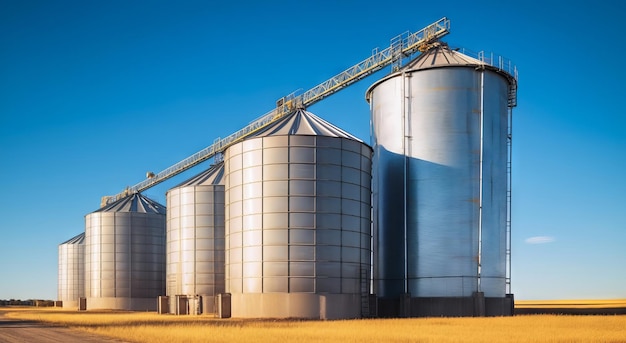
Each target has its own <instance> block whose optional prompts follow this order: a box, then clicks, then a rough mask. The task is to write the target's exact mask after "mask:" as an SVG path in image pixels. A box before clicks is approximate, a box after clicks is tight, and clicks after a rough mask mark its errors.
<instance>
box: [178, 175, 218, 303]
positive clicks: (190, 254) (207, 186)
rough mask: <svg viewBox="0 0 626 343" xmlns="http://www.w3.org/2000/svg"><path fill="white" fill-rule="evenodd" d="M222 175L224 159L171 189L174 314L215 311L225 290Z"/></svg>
mask: <svg viewBox="0 0 626 343" xmlns="http://www.w3.org/2000/svg"><path fill="white" fill-rule="evenodd" d="M223 175H224V167H223V164H222V163H220V164H218V165H215V166H212V167H211V168H209V169H208V170H206V171H205V172H203V173H201V174H199V175H196V176H194V177H192V178H191V179H189V180H187V181H185V182H183V183H181V184H179V185H178V186H176V187H174V188H172V189H170V190H169V191H167V248H166V250H167V268H166V270H167V273H166V274H167V276H166V280H167V295H168V296H169V299H170V312H172V313H194V312H195V313H215V312H216V309H215V308H214V304H215V296H216V295H217V294H220V293H224V182H223ZM200 300H201V302H200ZM184 305H187V306H185V307H186V308H184V309H181V308H180V307H181V306H184ZM194 305H195V306H194ZM187 307H191V308H187Z"/></svg>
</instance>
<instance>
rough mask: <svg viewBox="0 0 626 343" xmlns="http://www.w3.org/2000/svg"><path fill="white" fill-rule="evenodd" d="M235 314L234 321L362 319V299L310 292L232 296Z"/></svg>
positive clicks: (233, 314) (232, 307) (354, 295)
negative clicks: (258, 319) (259, 319)
mask: <svg viewBox="0 0 626 343" xmlns="http://www.w3.org/2000/svg"><path fill="white" fill-rule="evenodd" d="M231 313H232V317H233V318H303V319H304V318H306V319H350V318H360V317H361V296H360V295H359V294H309V293H250V294H232V295H231Z"/></svg>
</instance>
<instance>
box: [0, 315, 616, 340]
mask: <svg viewBox="0 0 626 343" xmlns="http://www.w3.org/2000/svg"><path fill="white" fill-rule="evenodd" d="M5 311H7V310H5ZM6 316H7V317H11V318H19V319H27V320H37V321H43V322H48V323H56V324H58V325H63V326H67V327H70V328H73V329H77V330H84V331H88V332H92V333H96V334H101V335H105V336H109V337H114V338H118V339H122V340H125V341H128V342H172V343H176V342H181V343H182V342H228V343H236V342H254V343H260V342H276V343H283V342H303V343H304V342H444V343H446V342H470V343H471V342H626V316H556V315H528V316H515V317H493V318H410V319H359V320H338V321H312V320H241V319H216V318H213V317H210V316H174V315H159V314H156V313H136V312H132V313H131V312H70V311H63V310H61V309H32V308H31V309H22V310H13V309H9V310H8V313H6Z"/></svg>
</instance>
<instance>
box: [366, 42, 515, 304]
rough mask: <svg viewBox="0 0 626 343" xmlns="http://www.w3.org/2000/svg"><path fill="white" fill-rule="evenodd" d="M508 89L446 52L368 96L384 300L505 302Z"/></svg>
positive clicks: (433, 53)
mask: <svg viewBox="0 0 626 343" xmlns="http://www.w3.org/2000/svg"><path fill="white" fill-rule="evenodd" d="M508 87H509V85H508V79H507V77H506V75H503V73H502V72H500V71H497V70H495V68H491V67H489V66H486V65H484V63H482V62H480V61H478V60H475V59H472V58H470V57H468V56H465V55H462V54H460V53H458V52H454V51H451V50H449V49H448V48H447V47H446V46H440V47H439V48H436V49H433V50H430V51H428V52H426V53H424V54H423V55H422V56H420V57H418V59H417V60H416V61H414V62H412V63H411V64H410V65H409V66H408V68H406V69H405V70H403V71H401V72H398V73H395V74H392V75H390V76H389V77H386V78H385V79H383V80H381V81H379V82H377V83H376V84H374V85H373V86H372V87H371V88H370V89H369V90H368V92H367V98H368V100H369V101H370V107H371V111H372V133H373V136H374V137H373V139H374V157H373V165H374V168H373V192H374V208H375V212H374V226H375V228H374V230H375V232H376V234H375V235H376V237H375V268H376V269H375V275H376V277H375V278H376V283H375V287H376V289H375V292H376V293H377V294H378V295H379V296H381V297H390V298H394V297H400V296H401V295H402V294H404V293H410V294H411V296H412V297H454V296H471V295H472V293H473V292H475V291H478V290H479V289H478V287H479V283H480V291H483V292H484V293H485V296H486V297H504V293H505V277H506V276H505V251H506V190H507V179H506V178H507V175H506V161H507V149H506V147H507V145H506V134H507V123H508V119H507V113H508V112H507V95H508ZM481 151H482V153H481ZM481 156H482V162H481ZM481 167H482V169H481ZM481 171H482V180H481ZM481 187H482V197H481ZM481 202H482V211H481V206H480V205H481ZM480 237H482V245H480ZM479 253H481V256H480V259H481V262H482V266H481V271H480V274H479V267H478V261H479ZM479 275H480V278H479Z"/></svg>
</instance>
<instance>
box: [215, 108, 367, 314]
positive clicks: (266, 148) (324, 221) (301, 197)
mask: <svg viewBox="0 0 626 343" xmlns="http://www.w3.org/2000/svg"><path fill="white" fill-rule="evenodd" d="M304 132H306V134H301V133H304ZM224 161H225V185H226V189H225V197H226V291H227V292H229V293H231V294H232V301H233V303H232V304H233V309H232V315H233V316H234V317H308V318H311V317H313V318H320V316H321V317H325V316H329V317H335V318H342V317H343V318H346V317H355V316H360V313H361V312H360V310H361V309H360V299H361V298H360V297H361V295H362V294H364V293H365V294H368V293H369V281H368V275H369V271H370V266H371V263H370V255H371V248H370V245H371V244H370V239H371V234H370V226H371V219H370V218H371V188H370V184H371V173H370V170H371V149H370V148H369V147H368V146H367V145H365V144H364V143H362V142H361V141H358V140H355V139H353V137H352V136H351V135H349V134H347V133H345V132H344V131H343V130H340V129H337V128H335V127H334V126H332V125H331V124H329V123H327V122H325V121H322V120H321V119H319V118H317V117H315V116H314V115H312V114H310V113H308V112H304V111H301V112H298V113H296V114H295V115H293V116H291V117H288V118H286V119H285V120H283V121H281V122H278V123H277V124H276V125H275V126H273V127H271V128H270V129H268V130H266V131H264V132H263V133H262V134H261V135H259V136H258V137H253V138H251V139H247V140H245V141H243V142H242V143H239V144H236V145H233V146H232V147H230V148H228V150H226V152H225V155H224ZM329 299H336V302H334V303H333V304H331V303H328V305H326V301H331V300H329Z"/></svg>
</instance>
